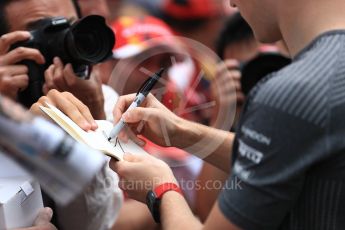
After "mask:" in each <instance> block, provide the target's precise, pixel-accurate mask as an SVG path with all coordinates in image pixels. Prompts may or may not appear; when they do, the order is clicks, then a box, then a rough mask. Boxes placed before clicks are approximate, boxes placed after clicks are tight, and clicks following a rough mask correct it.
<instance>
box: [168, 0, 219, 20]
mask: <svg viewBox="0 0 345 230" xmlns="http://www.w3.org/2000/svg"><path fill="white" fill-rule="evenodd" d="M162 11H163V12H164V13H165V14H167V15H168V16H170V17H173V18H176V19H202V18H211V17H214V16H217V15H219V14H222V13H225V7H224V0H165V1H164V3H163V4H162Z"/></svg>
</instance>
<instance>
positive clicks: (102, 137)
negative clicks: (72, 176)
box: [40, 103, 148, 161]
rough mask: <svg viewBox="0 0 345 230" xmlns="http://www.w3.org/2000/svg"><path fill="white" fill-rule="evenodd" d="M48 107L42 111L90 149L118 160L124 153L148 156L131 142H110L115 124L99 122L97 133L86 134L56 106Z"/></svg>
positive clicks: (116, 140)
mask: <svg viewBox="0 0 345 230" xmlns="http://www.w3.org/2000/svg"><path fill="white" fill-rule="evenodd" d="M46 105H47V107H44V106H40V109H41V110H42V111H43V112H44V113H45V114H47V115H48V116H49V117H50V118H51V119H52V120H53V121H55V122H56V123H57V124H58V125H59V126H60V127H61V128H63V129H64V130H65V131H66V132H67V133H68V134H69V135H70V136H71V137H73V138H74V139H75V140H76V141H78V142H81V143H84V144H86V145H88V146H89V147H90V148H93V149H96V150H99V151H101V152H103V153H104V154H105V155H107V156H109V157H112V158H114V159H116V160H119V161H121V160H123V155H124V153H131V154H134V155H141V154H148V153H147V152H146V151H145V150H144V149H142V148H141V147H140V146H138V145H137V144H135V143H134V142H133V141H131V140H129V141H128V142H127V143H124V142H122V141H120V140H119V139H117V138H114V139H113V140H112V141H110V142H109V141H108V135H109V133H110V131H111V129H112V128H113V126H114V125H113V124H112V123H111V122H109V121H105V120H98V121H96V123H97V124H98V129H97V130H96V131H89V132H86V131H84V130H83V129H81V128H80V127H79V126H78V125H77V124H76V123H74V122H73V121H72V120H71V119H70V118H69V117H68V116H66V115H65V114H64V113H63V112H61V111H60V110H59V109H58V108H56V107H55V106H53V105H51V104H49V103H46Z"/></svg>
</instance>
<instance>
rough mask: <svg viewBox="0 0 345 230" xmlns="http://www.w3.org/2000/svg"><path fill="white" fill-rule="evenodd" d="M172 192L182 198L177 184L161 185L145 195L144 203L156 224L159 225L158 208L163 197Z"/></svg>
mask: <svg viewBox="0 0 345 230" xmlns="http://www.w3.org/2000/svg"><path fill="white" fill-rule="evenodd" d="M172 192H174V193H177V194H180V195H181V196H183V194H182V191H181V189H180V187H179V185H178V184H177V183H163V184H160V185H158V186H157V187H155V188H154V189H153V190H152V191H149V192H148V193H147V196H146V203H147V206H148V208H149V210H150V212H151V214H152V216H153V219H154V220H155V222H156V223H160V219H161V218H160V216H161V215H160V206H161V201H162V199H163V197H164V196H165V195H166V194H168V193H172ZM180 195H179V196H180Z"/></svg>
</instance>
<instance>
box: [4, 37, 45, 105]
mask: <svg viewBox="0 0 345 230" xmlns="http://www.w3.org/2000/svg"><path fill="white" fill-rule="evenodd" d="M29 38H30V33H29V32H25V31H16V32H12V33H8V34H5V35H3V36H1V37H0V93H2V94H3V95H6V96H8V97H11V98H12V99H14V100H15V99H16V98H17V93H18V91H19V90H24V89H25V88H26V87H27V86H28V83H29V77H28V68H27V67H26V66H25V65H20V64H17V63H18V62H21V61H23V60H32V61H35V62H36V63H38V64H44V62H45V59H44V57H43V55H42V54H41V53H40V52H39V51H38V50H36V49H31V48H25V47H18V48H16V49H14V50H10V47H11V46H12V45H13V44H15V43H17V42H19V41H25V40H27V39H29Z"/></svg>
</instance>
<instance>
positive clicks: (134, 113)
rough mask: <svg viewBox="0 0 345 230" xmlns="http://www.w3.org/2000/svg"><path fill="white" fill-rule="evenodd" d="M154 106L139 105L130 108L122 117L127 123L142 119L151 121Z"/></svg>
mask: <svg viewBox="0 0 345 230" xmlns="http://www.w3.org/2000/svg"><path fill="white" fill-rule="evenodd" d="M154 114H155V113H154V109H153V108H144V107H137V108H134V109H131V110H128V111H127V112H126V113H124V114H123V116H122V118H123V119H124V121H125V122H126V123H138V122H140V121H149V120H150V119H152V117H153V116H154Z"/></svg>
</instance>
